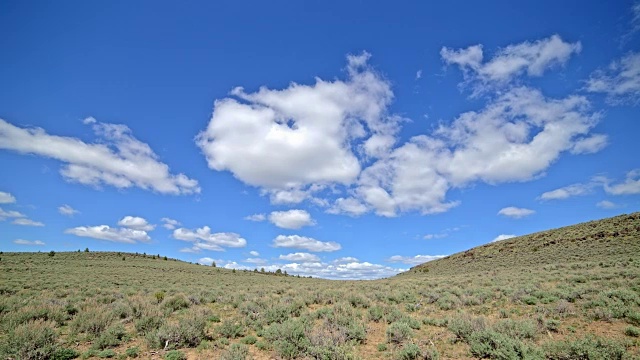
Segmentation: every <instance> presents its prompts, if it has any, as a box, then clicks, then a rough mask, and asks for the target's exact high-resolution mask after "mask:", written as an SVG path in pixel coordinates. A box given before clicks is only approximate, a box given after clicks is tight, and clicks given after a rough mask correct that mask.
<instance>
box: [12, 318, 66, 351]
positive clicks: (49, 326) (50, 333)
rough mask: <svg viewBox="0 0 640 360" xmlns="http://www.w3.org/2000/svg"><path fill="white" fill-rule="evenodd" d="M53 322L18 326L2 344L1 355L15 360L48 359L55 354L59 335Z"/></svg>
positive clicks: (40, 321)
mask: <svg viewBox="0 0 640 360" xmlns="http://www.w3.org/2000/svg"><path fill="white" fill-rule="evenodd" d="M54 326H55V325H54V323H53V322H51V321H43V320H35V321H29V322H27V323H25V324H20V325H18V326H17V327H16V328H15V329H12V330H11V331H9V334H7V336H6V338H4V339H2V340H3V341H2V342H1V343H0V355H3V356H2V357H3V358H15V359H21V360H22V359H24V360H30V359H34V360H35V359H38V360H39V359H48V358H49V357H51V356H52V355H53V354H54V352H55V350H56V349H55V345H56V339H57V334H56V332H55V330H54Z"/></svg>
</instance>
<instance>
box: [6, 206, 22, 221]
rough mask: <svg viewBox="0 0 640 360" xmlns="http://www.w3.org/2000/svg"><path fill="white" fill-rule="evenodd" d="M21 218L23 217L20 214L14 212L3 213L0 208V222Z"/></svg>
mask: <svg viewBox="0 0 640 360" xmlns="http://www.w3.org/2000/svg"><path fill="white" fill-rule="evenodd" d="M22 217H25V215H24V214H23V213H21V212H18V211H14V210H9V211H4V210H2V208H0V220H4V219H5V218H22Z"/></svg>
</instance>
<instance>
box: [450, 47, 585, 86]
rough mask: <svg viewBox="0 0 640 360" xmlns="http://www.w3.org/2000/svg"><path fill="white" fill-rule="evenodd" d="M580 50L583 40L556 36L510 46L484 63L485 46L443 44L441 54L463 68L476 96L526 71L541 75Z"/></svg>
mask: <svg viewBox="0 0 640 360" xmlns="http://www.w3.org/2000/svg"><path fill="white" fill-rule="evenodd" d="M581 50H582V46H581V44H580V42H576V43H568V42H565V41H563V40H562V38H560V36H558V35H553V36H551V37H548V38H546V39H542V40H538V41H535V42H529V41H525V42H523V43H520V44H516V45H509V46H507V47H505V48H503V49H501V50H499V51H497V52H496V54H495V55H494V56H493V58H492V59H491V60H489V61H486V62H484V63H483V58H484V53H483V47H482V45H474V46H470V47H468V48H466V49H458V50H455V49H450V48H447V47H443V48H442V50H441V51H440V56H442V59H443V60H444V62H445V63H447V64H450V65H451V64H454V65H458V66H459V67H460V68H461V69H462V70H463V73H464V77H465V84H467V85H470V86H471V87H472V90H473V92H474V95H478V94H480V93H483V92H486V91H488V90H492V89H495V88H496V87H499V86H504V85H507V84H508V83H510V82H511V81H513V80H514V79H515V78H516V77H518V76H520V75H522V74H524V73H526V74H527V75H528V76H542V75H543V74H544V72H545V71H546V70H547V69H549V68H551V67H552V66H554V65H563V64H564V63H566V62H567V60H569V58H570V57H571V55H572V54H574V53H579V52H580V51H581Z"/></svg>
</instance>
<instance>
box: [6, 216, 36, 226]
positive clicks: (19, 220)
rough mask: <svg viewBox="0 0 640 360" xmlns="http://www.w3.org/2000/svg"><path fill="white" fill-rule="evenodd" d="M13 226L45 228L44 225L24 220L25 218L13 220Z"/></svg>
mask: <svg viewBox="0 0 640 360" xmlns="http://www.w3.org/2000/svg"><path fill="white" fill-rule="evenodd" d="M12 224H16V225H23V226H44V224H43V223H41V222H39V221H34V220H31V219H27V218H23V217H20V218H17V219H15V220H13V222H12Z"/></svg>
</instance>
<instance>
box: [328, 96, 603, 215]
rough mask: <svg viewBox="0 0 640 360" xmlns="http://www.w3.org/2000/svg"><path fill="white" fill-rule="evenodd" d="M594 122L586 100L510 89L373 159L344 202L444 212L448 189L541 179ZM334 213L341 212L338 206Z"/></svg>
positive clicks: (386, 210)
mask: <svg viewBox="0 0 640 360" xmlns="http://www.w3.org/2000/svg"><path fill="white" fill-rule="evenodd" d="M599 117H600V116H599V114H593V113H590V112H589V102H588V101H587V100H586V98H584V97H580V96H571V97H568V98H565V99H561V100H555V99H547V98H545V97H544V96H543V95H542V94H541V93H540V92H539V91H537V90H533V89H529V88H515V89H512V90H510V91H509V92H507V93H505V94H504V95H502V96H500V97H498V98H497V99H495V100H493V101H491V102H489V104H488V105H487V106H486V107H485V108H484V109H483V110H482V111H480V112H475V111H471V112H467V113H464V114H462V115H460V116H459V117H458V118H457V119H455V120H454V121H453V123H451V124H450V125H445V124H442V125H441V126H440V127H439V128H438V129H436V130H435V131H434V132H433V134H432V135H431V136H427V135H419V136H415V137H413V138H411V139H410V140H409V141H408V142H407V143H405V144H404V145H402V146H400V147H398V148H396V149H395V150H393V152H391V153H390V154H389V156H388V157H386V158H384V159H380V160H378V161H376V162H375V163H374V164H372V165H371V166H369V167H368V168H366V169H365V170H364V171H363V172H362V174H361V175H360V178H359V179H358V183H357V187H356V188H355V190H354V191H353V197H351V198H349V199H351V200H350V201H351V202H353V203H354V204H358V203H361V204H364V205H365V206H367V208H368V209H371V210H374V211H375V212H376V213H377V214H378V215H382V216H396V215H397V213H398V212H403V211H414V210H417V211H420V212H422V213H423V214H431V213H438V212H444V211H447V210H449V209H450V208H452V207H454V206H456V205H457V204H458V202H457V201H447V200H446V194H447V192H448V191H449V190H450V189H451V188H459V187H464V186H466V185H468V184H469V183H472V182H475V181H483V182H486V183H489V184H497V183H502V182H512V181H529V180H532V179H534V178H536V177H538V176H541V175H543V174H544V171H545V170H546V169H547V168H548V167H549V166H551V164H552V163H553V162H555V161H556V160H557V159H558V158H559V157H560V155H561V154H562V153H563V152H566V151H570V150H571V149H573V148H574V147H575V144H576V142H578V141H581V140H582V139H583V138H584V136H588V135H589V132H590V130H591V129H592V128H593V127H594V126H595V124H596V123H597V122H598V120H599ZM341 201H344V200H341ZM332 210H333V211H334V212H335V211H338V212H339V211H340V210H341V206H340V204H337V203H336V204H334V207H333V208H332ZM344 212H346V211H344Z"/></svg>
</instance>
